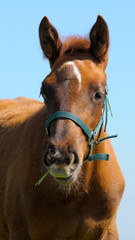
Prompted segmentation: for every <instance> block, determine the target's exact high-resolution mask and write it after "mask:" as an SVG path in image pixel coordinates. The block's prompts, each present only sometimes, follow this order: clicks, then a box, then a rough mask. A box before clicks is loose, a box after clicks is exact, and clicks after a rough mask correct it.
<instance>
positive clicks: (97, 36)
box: [89, 16, 109, 67]
mask: <svg viewBox="0 0 135 240" xmlns="http://www.w3.org/2000/svg"><path fill="white" fill-rule="evenodd" d="M89 36H90V42H91V44H90V53H91V55H92V56H94V58H95V59H96V61H98V62H99V63H103V65H104V67H106V65H107V60H108V48H109V30H108V26H107V24H106V22H105V20H104V19H103V18H102V17H101V16H98V17H97V21H96V23H95V24H94V26H93V28H92V29H91V31H90V35H89Z"/></svg>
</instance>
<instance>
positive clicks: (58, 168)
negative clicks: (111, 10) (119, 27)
mask: <svg viewBox="0 0 135 240" xmlns="http://www.w3.org/2000/svg"><path fill="white" fill-rule="evenodd" d="M39 36H40V43H41V48H42V50H43V52H44V54H45V56H46V57H47V58H48V59H49V62H50V66H51V72H50V74H49V75H48V76H47V77H46V78H45V80H44V81H43V83H42V87H41V94H42V95H43V97H44V99H45V104H46V107H47V112H48V117H49V116H51V115H52V114H53V113H55V112H57V111H68V112H71V113H73V114H75V115H77V116H78V117H79V118H81V119H82V120H83V121H84V122H85V124H87V126H88V127H89V128H90V129H91V130H93V129H94V128H95V127H96V125H97V123H98V121H99V119H100V116H101V113H102V106H103V99H104V96H105V86H106V74H105V68H106V65H107V61H108V47H109V33H108V27H107V24H106V22H105V21H104V19H103V18H102V17H101V16H98V18H97V21H96V23H95V25H94V26H93V28H92V30H91V31H90V34H89V39H86V38H81V37H79V38H78V37H76V38H75V37H74V38H68V39H67V40H66V41H65V42H64V43H62V42H61V40H60V38H59V35H58V32H57V30H56V29H55V28H54V27H53V25H51V23H50V22H49V21H48V19H47V17H44V18H43V19H42V21H41V23H40V27H39ZM88 151H89V146H88V140H87V137H86V135H85V133H84V132H83V131H82V129H81V128H80V127H79V126H78V125H77V124H76V123H74V122H73V121H72V120H69V119H57V120H56V119H55V120H54V121H53V122H52V123H51V124H50V126H49V139H48V146H47V149H46V151H45V154H44V164H45V166H46V167H47V168H48V169H49V171H50V174H51V175H52V176H53V177H54V178H56V179H57V181H59V182H61V183H62V184H71V183H72V182H74V181H75V180H76V179H77V177H78V175H79V172H81V166H82V164H83V161H84V158H85V157H86V156H87V154H88Z"/></svg>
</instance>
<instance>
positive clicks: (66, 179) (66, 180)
mask: <svg viewBox="0 0 135 240" xmlns="http://www.w3.org/2000/svg"><path fill="white" fill-rule="evenodd" d="M81 166H82V164H79V165H78V166H77V168H75V166H72V167H71V166H65V165H63V166H61V165H56V164H53V165H51V166H50V167H49V168H48V170H49V172H50V174H51V175H52V177H53V178H54V179H55V180H56V182H57V183H58V184H59V185H60V186H61V187H62V186H63V187H65V188H66V187H67V188H69V187H71V186H74V185H78V183H79V181H80V180H79V179H80V175H81Z"/></svg>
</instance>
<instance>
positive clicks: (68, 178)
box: [55, 175, 73, 185]
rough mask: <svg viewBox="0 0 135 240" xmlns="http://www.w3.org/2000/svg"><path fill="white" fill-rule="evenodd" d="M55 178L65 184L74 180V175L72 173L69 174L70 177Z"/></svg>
mask: <svg viewBox="0 0 135 240" xmlns="http://www.w3.org/2000/svg"><path fill="white" fill-rule="evenodd" d="M55 179H56V180H57V181H58V182H59V183H61V184H64V185H66V184H69V183H71V182H73V176H72V175H71V176H69V177H63V178H62V177H55Z"/></svg>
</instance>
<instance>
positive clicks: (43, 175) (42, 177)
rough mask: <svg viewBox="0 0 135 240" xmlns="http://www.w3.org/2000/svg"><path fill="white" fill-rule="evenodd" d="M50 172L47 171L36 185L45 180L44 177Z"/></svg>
mask: <svg viewBox="0 0 135 240" xmlns="http://www.w3.org/2000/svg"><path fill="white" fill-rule="evenodd" d="M48 173H49V171H48V172H46V173H45V174H44V175H43V176H42V177H41V178H40V179H39V180H38V182H37V183H36V184H35V187H36V186H37V185H39V184H40V183H41V182H42V181H43V180H44V178H45V177H46V176H47V175H48Z"/></svg>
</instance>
